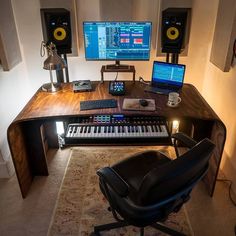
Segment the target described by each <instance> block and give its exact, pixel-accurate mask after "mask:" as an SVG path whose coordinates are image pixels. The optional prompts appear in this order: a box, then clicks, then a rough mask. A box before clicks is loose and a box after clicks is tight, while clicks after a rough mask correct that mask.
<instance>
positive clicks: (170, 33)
mask: <svg viewBox="0 0 236 236" xmlns="http://www.w3.org/2000/svg"><path fill="white" fill-rule="evenodd" d="M166 36H167V37H168V38H169V39H171V40H175V39H177V38H178V37H179V30H178V29H177V28H175V27H170V28H169V29H168V30H167V31H166Z"/></svg>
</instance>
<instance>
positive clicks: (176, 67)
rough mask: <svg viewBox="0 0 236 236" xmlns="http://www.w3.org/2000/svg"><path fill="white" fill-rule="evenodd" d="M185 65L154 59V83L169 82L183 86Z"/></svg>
mask: <svg viewBox="0 0 236 236" xmlns="http://www.w3.org/2000/svg"><path fill="white" fill-rule="evenodd" d="M184 74H185V65H182V64H174V63H167V62H160V61H154V62H153V71H152V83H153V84H169V85H174V86H175V85H176V86H182V84H183V81H184Z"/></svg>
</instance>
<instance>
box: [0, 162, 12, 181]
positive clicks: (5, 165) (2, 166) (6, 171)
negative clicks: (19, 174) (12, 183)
mask: <svg viewBox="0 0 236 236" xmlns="http://www.w3.org/2000/svg"><path fill="white" fill-rule="evenodd" d="M14 173H15V169H14V165H13V162H12V160H11V158H10V159H9V160H8V161H4V162H2V163H0V178H1V179H2V178H10V177H11V176H12V175H13V174H14Z"/></svg>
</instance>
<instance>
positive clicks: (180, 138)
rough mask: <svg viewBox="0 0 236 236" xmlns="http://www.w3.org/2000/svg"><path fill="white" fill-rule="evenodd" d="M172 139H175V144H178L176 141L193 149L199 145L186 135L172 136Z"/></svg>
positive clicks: (176, 134) (177, 134)
mask: <svg viewBox="0 0 236 236" xmlns="http://www.w3.org/2000/svg"><path fill="white" fill-rule="evenodd" d="M172 138H173V139H175V142H176V140H177V141H180V142H181V143H183V144H184V145H185V146H187V147H188V148H192V147H193V146H195V145H196V144H197V142H196V141H195V140H193V139H192V138H190V137H189V136H188V135H186V134H184V133H175V134H172Z"/></svg>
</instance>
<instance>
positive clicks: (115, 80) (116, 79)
mask: <svg viewBox="0 0 236 236" xmlns="http://www.w3.org/2000/svg"><path fill="white" fill-rule="evenodd" d="M117 78H118V72H116V77H115V81H116V80H117Z"/></svg>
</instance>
